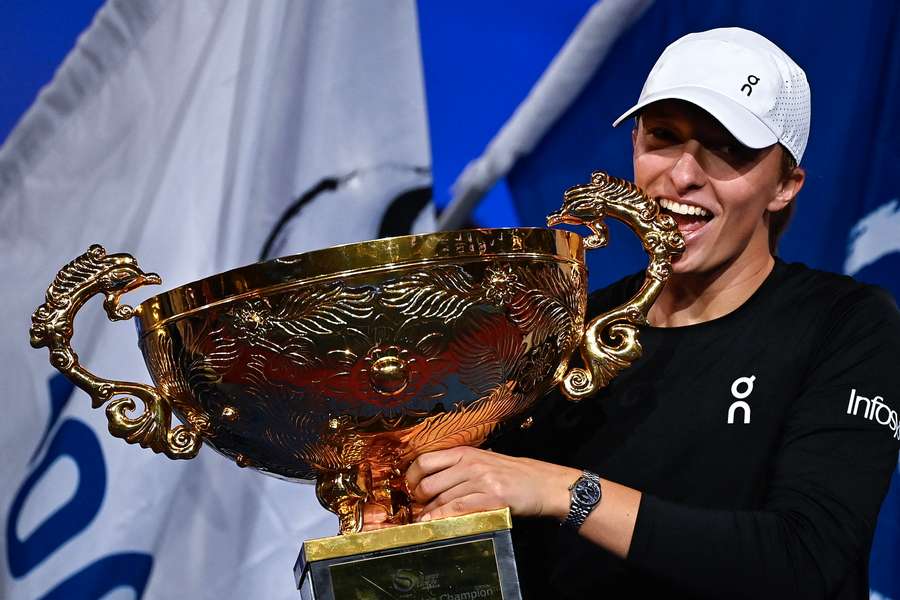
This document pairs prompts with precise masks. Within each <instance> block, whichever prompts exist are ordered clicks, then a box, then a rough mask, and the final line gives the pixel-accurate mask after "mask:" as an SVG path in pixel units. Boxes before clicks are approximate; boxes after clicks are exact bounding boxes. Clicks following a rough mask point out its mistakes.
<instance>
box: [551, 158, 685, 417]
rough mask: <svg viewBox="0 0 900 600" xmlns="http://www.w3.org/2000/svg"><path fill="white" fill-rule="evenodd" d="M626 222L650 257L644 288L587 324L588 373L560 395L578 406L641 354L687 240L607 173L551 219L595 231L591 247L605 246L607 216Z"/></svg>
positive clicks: (572, 374)
mask: <svg viewBox="0 0 900 600" xmlns="http://www.w3.org/2000/svg"><path fill="white" fill-rule="evenodd" d="M607 216H608V217H612V218H614V219H617V220H619V221H622V222H623V223H625V224H626V225H627V226H628V227H629V228H630V229H631V230H632V231H633V232H634V233H635V234H636V235H637V236H638V237H639V238H640V239H641V242H642V244H643V246H644V250H645V251H646V252H647V254H648V255H649V257H650V264H649V265H648V266H647V271H646V277H645V279H644V283H643V285H642V286H641V289H640V290H638V292H637V294H635V296H634V297H633V298H631V299H630V300H628V302H626V303H624V304H622V305H621V306H619V307H616V308H615V309H613V310H611V311H609V312H607V313H605V314H603V315H600V316H599V317H596V318H595V319H593V320H592V321H591V322H590V323H588V324H587V327H586V328H585V332H584V338H583V340H582V343H581V348H580V353H581V358H582V360H583V361H584V365H585V368H573V369H572V370H570V371H569V372H568V373H567V374H566V376H565V377H564V378H563V381H562V384H561V390H562V392H563V394H564V395H565V396H566V397H567V398H569V399H570V400H573V401H578V400H582V399H584V398H587V397H588V396H591V395H592V394H594V393H595V392H596V391H597V390H599V389H600V388H602V387H604V386H606V385H607V384H608V383H609V382H610V381H611V380H612V378H613V377H615V376H616V374H618V373H620V372H621V371H622V370H623V369H625V368H627V367H628V366H629V365H631V363H632V362H633V361H635V360H636V359H637V358H638V357H639V356H640V355H641V344H640V342H639V341H638V326H640V325H643V324H645V323H646V320H647V313H648V312H649V311H650V307H651V306H653V302H654V301H655V300H656V298H657V297H658V296H659V294H660V292H661V291H662V289H663V286H664V285H665V282H666V280H667V279H668V277H669V275H670V274H671V272H672V259H673V258H674V257H675V256H676V255H678V254H680V253H681V252H682V251H683V250H684V238H683V237H682V236H681V233H680V232H679V231H678V227H677V226H676V224H675V221H674V219H672V217H670V216H669V215H666V214H662V213H661V212H660V210H659V203H658V202H657V201H656V200H654V199H653V198H650V197H649V196H647V194H645V193H644V192H643V191H642V190H641V189H640V188H638V187H637V186H636V185H635V184H633V183H631V182H629V181H625V180H623V179H618V178H616V177H611V176H610V175H607V174H606V173H604V172H602V171H598V172H595V173H593V174H592V175H591V183H589V184H585V185H578V186H575V187H572V188H569V189H568V190H566V193H565V195H564V197H563V206H562V207H561V208H560V209H559V210H558V211H556V212H554V213H551V214H550V215H549V216H548V217H547V224H548V225H550V226H553V225H558V224H561V223H567V224H571V225H584V226H586V227H587V228H588V229H590V230H591V235H590V236H589V237H587V238H586V239H585V246H586V247H587V248H599V247H601V246H605V245H606V243H607V238H608V230H607V227H606V224H605V223H604V222H603V218H604V217H607Z"/></svg>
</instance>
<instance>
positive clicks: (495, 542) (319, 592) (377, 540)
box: [294, 509, 521, 600]
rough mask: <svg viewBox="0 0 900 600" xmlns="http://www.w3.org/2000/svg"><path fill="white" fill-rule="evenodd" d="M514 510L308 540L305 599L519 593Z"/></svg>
mask: <svg viewBox="0 0 900 600" xmlns="http://www.w3.org/2000/svg"><path fill="white" fill-rule="evenodd" d="M510 527H511V520H510V515H509V509H501V510H494V511H488V512H481V513H476V514H471V515H465V516H461V517H450V518H448V519H441V520H438V521H430V522H427V523H415V524H411V525H401V526H398V527H393V528H389V529H380V530H377V531H370V532H365V533H351V534H346V535H339V536H334V537H330V538H320V539H316V540H307V541H306V542H304V544H303V548H302V549H301V551H300V557H299V558H298V559H297V563H296V565H295V567H294V577H295V580H296V582H297V589H299V590H300V596H301V598H303V600H340V599H342V598H352V599H356V598H403V599H404V600H429V599H431V598H440V597H442V596H443V597H446V598H453V597H459V598H505V599H507V600H517V599H519V598H521V595H520V593H519V586H518V574H517V572H516V563H515V559H514V556H513V549H512V538H511V536H510Z"/></svg>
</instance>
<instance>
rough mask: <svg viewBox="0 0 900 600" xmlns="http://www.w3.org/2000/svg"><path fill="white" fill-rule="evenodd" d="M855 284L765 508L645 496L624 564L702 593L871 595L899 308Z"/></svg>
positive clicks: (823, 348) (891, 442)
mask: <svg viewBox="0 0 900 600" xmlns="http://www.w3.org/2000/svg"><path fill="white" fill-rule="evenodd" d="M863 292H864V293H861V294H854V296H855V297H852V298H847V299H845V300H842V301H840V302H838V303H837V304H836V306H835V309H834V310H832V312H831V315H830V318H829V319H828V322H827V323H823V327H822V335H821V339H820V343H819V344H818V347H817V350H818V353H817V356H816V357H815V358H814V359H813V361H812V362H811V364H812V365H813V367H812V368H811V369H810V372H809V373H807V375H806V377H805V378H804V386H803V388H802V391H801V393H800V395H799V396H798V397H797V398H796V399H795V401H794V402H793V403H792V404H791V406H790V408H789V409H788V413H787V415H786V420H785V424H784V429H783V435H782V437H781V440H780V446H779V448H778V450H777V452H776V454H775V458H774V461H773V464H772V467H771V471H770V476H769V485H768V489H767V493H766V498H765V502H764V505H763V506H762V508H761V509H759V510H746V511H730V510H709V509H701V508H696V507H689V506H684V505H680V504H677V503H674V502H669V501H666V500H663V499H660V498H656V497H653V496H650V495H645V496H644V497H643V499H642V502H641V506H640V510H639V513H638V520H637V524H636V526H635V531H634V536H633V539H632V545H631V549H630V552H629V556H628V559H627V560H628V562H629V563H630V564H632V565H633V566H636V567H637V568H639V569H641V570H643V571H647V572H649V573H652V574H654V575H656V576H659V577H663V578H665V579H668V580H669V581H671V582H672V583H673V584H675V585H678V586H679V587H683V588H686V589H688V590H691V591H692V592H693V593H696V594H699V595H702V596H711V597H722V596H723V595H724V592H726V590H727V595H728V597H735V598H738V597H740V598H744V597H746V598H776V597H777V598H781V597H790V598H828V597H835V596H841V597H844V594H847V595H849V596H851V597H868V590H867V589H863V588H865V582H866V581H867V573H866V570H867V564H868V552H869V550H870V546H871V541H872V536H873V532H874V528H875V521H876V519H877V516H878V511H879V507H880V505H881V502H882V500H883V498H884V495H885V493H886V491H887V486H888V484H889V482H890V478H891V474H892V472H893V470H894V468H895V467H896V466H897V461H898V455H897V453H898V448H900V424H898V416H897V414H898V411H900V383H898V367H900V364H898V359H900V315H898V312H897V309H896V306H895V305H894V303H893V301H892V300H891V299H890V297H889V296H887V294H883V293H881V291H880V290H877V291H876V290H873V289H872V288H866V289H864V290H863ZM860 296H862V297H860ZM854 584H855V585H858V586H859V587H860V589H859V590H854V589H852V587H851V589H847V588H848V586H853V585H854Z"/></svg>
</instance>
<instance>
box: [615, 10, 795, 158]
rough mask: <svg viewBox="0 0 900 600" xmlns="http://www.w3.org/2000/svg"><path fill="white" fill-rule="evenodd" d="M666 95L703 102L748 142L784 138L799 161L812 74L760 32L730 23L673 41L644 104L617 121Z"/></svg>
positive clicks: (651, 78)
mask: <svg viewBox="0 0 900 600" xmlns="http://www.w3.org/2000/svg"><path fill="white" fill-rule="evenodd" d="M664 99H678V100H685V101H687V102H690V103H692V104H696V105H697V106H699V107H700V108H702V109H703V110H705V111H706V112H708V113H709V114H711V115H712V116H713V117H715V118H716V119H717V120H718V121H719V122H720V123H722V125H724V126H725V128H726V129H727V130H728V131H729V132H731V134H732V135H733V136H734V137H735V138H737V140H738V141H739V142H740V143H742V144H744V145H745V146H748V147H750V148H765V147H767V146H771V145H772V144H774V143H776V142H780V143H781V144H782V145H783V146H784V147H785V148H787V150H788V151H789V152H790V153H791V154H792V155H793V157H794V158H795V159H796V160H797V162H798V163H799V162H800V159H801V158H802V157H803V151H804V150H805V149H806V142H807V139H808V138H809V119H810V93H809V84H808V83H807V81H806V73H804V72H803V69H801V68H800V67H799V66H798V65H797V63H795V62H794V61H793V60H792V59H791V57H790V56H788V55H787V54H785V53H784V51H782V50H781V48H779V47H778V46H776V45H775V44H773V43H772V42H770V41H769V40H767V39H766V38H764V37H763V36H761V35H759V34H758V33H754V32H752V31H748V30H746V29H740V28H738V27H728V28H721V29H711V30H709V31H704V32H701V33H691V34H688V35H686V36H684V37H682V38H680V39H678V40H677V41H675V42H673V43H672V44H670V45H669V47H668V48H666V49H665V51H664V52H663V53H662V55H661V56H660V57H659V60H657V61H656V64H655V65H653V70H651V71H650V75H648V76H647V81H646V82H645V83H644V88H643V89H642V90H641V96H640V98H638V102H637V104H635V105H634V106H632V107H631V108H629V109H628V111H627V112H626V113H625V114H623V115H622V116H621V117H619V118H618V119H616V121H615V123H613V126H614V127H615V126H617V125H619V123H621V122H622V121H624V120H625V119H628V118H629V117H633V116H634V115H635V114H636V113H637V112H638V111H640V110H641V109H642V108H644V107H645V106H647V105H648V104H651V103H653V102H656V101H657V100H664Z"/></svg>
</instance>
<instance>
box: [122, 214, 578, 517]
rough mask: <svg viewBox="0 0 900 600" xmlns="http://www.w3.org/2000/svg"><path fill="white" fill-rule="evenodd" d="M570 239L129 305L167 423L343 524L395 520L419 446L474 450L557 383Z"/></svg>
mask: <svg viewBox="0 0 900 600" xmlns="http://www.w3.org/2000/svg"><path fill="white" fill-rule="evenodd" d="M586 283H587V275H586V271H585V268H584V250H583V245H582V241H581V238H580V237H579V236H577V235H575V234H572V233H569V232H565V231H554V230H547V229H494V230H470V231H462V232H449V233H436V234H430V235H422V236H405V237H399V238H388V239H383V240H376V241H373V242H365V243H361V244H352V245H347V246H340V247H336V248H330V249H327V250H321V251H316V252H310V253H306V254H302V255H298V256H293V257H287V258H282V259H277V260H273V261H269V262H266V263H260V264H256V265H252V266H249V267H244V268H241V269H237V270H233V271H229V272H226V273H222V274H219V275H216V276H214V277H210V278H207V279H204V280H202V281H198V282H195V283H192V284H188V285H185V286H183V287H180V288H177V289H175V290H172V291H169V292H166V293H163V294H160V295H158V296H155V297H153V298H151V299H149V300H147V301H146V302H144V303H143V304H141V305H140V307H138V309H137V310H136V311H135V312H136V316H137V317H138V329H139V334H140V344H141V348H142V350H143V353H144V357H145V360H146V363H147V366H148V368H149V370H150V373H151V375H152V377H153V380H154V382H155V383H156V385H157V388H158V390H159V391H160V392H161V393H162V395H163V396H165V397H166V398H168V399H169V401H170V402H171V403H172V405H173V407H174V409H175V411H176V413H177V414H178V416H179V417H180V418H181V419H182V421H184V422H185V423H189V424H190V425H191V426H192V427H193V428H195V429H196V430H197V431H198V433H199V434H200V435H202V436H203V439H204V440H205V441H206V442H208V443H209V444H210V445H212V446H213V447H215V448H216V449H217V450H219V451H220V452H222V453H223V454H225V455H227V456H230V457H232V458H233V459H234V460H235V461H236V462H237V463H238V464H239V465H241V466H249V467H253V468H256V469H259V470H261V471H264V472H267V473H270V474H273V475H276V476H279V477H285V478H289V479H295V480H307V481H310V480H315V481H317V494H318V497H319V500H320V501H321V502H322V504H323V505H324V506H325V507H326V508H328V509H330V510H332V511H334V512H335V513H337V514H338V516H339V518H340V523H341V530H342V532H347V531H354V530H358V529H359V528H360V527H361V525H362V521H361V513H360V511H361V507H362V503H364V502H374V503H378V504H381V505H382V506H384V508H385V509H386V510H387V511H388V513H389V515H391V518H392V520H393V521H394V522H405V521H408V519H409V499H408V497H407V495H406V490H405V486H404V483H403V481H404V480H403V473H404V470H405V469H406V467H407V466H408V465H409V463H410V462H411V461H412V460H413V459H414V458H415V457H416V456H418V455H419V454H421V453H423V452H426V451H430V450H437V449H442V448H448V447H452V446H458V445H462V444H470V445H477V444H480V443H481V442H483V441H484V440H485V438H486V437H487V436H488V435H489V434H490V433H491V432H492V431H493V429H494V428H495V427H496V426H497V425H498V424H499V423H500V422H501V421H503V420H505V419H508V418H510V417H512V416H515V415H517V414H521V413H522V412H523V411H525V410H526V409H527V408H529V407H530V406H531V405H532V404H534V402H535V401H536V400H537V399H538V398H540V397H541V396H542V395H543V394H544V393H545V392H546V391H547V390H548V389H549V388H550V386H552V385H554V384H556V383H558V382H559V380H560V379H561V378H562V376H563V375H564V374H565V371H566V365H567V360H568V357H569V356H570V355H571V353H572V352H573V351H574V349H575V348H576V347H577V346H578V345H579V344H580V342H581V337H582V332H583V328H584V321H583V319H584V308H585V301H586Z"/></svg>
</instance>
